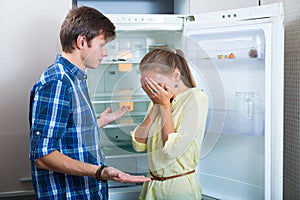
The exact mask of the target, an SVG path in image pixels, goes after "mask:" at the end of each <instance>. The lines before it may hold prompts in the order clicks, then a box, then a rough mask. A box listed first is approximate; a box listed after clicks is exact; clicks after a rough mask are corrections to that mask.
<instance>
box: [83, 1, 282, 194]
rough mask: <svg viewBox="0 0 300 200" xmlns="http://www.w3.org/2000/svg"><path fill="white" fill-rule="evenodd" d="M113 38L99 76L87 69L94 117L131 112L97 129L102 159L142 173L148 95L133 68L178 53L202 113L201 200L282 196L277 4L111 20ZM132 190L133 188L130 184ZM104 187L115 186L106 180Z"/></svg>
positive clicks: (279, 13)
mask: <svg viewBox="0 0 300 200" xmlns="http://www.w3.org/2000/svg"><path fill="white" fill-rule="evenodd" d="M107 16H108V17H109V18H110V19H111V20H112V21H113V23H114V24H115V25H116V27H117V39H116V40H115V41H113V42H112V43H109V44H108V51H109V56H108V57H107V58H106V59H105V60H104V61H103V63H102V64H101V65H100V67H99V68H98V69H97V70H88V77H89V78H88V84H89V88H90V93H91V99H92V102H93V105H94V107H95V109H96V113H97V115H99V114H100V112H101V111H103V110H104V108H105V107H107V106H111V107H112V108H113V109H117V108H118V107H119V106H122V105H130V107H131V108H130V112H129V113H127V114H126V115H125V116H124V117H122V118H121V119H120V120H118V121H116V122H115V123H113V124H111V125H109V126H107V127H105V128H103V129H102V130H101V132H102V140H101V142H102V146H103V149H104V152H105V153H106V155H107V156H106V157H107V162H108V164H111V165H113V166H115V167H117V168H120V169H122V170H124V171H126V172H129V173H133V174H146V173H147V170H148V168H147V157H146V154H144V153H135V152H134V151H133V149H132V147H131V137H130V131H131V130H133V129H134V128H135V127H136V126H137V125H138V124H139V123H141V122H142V120H143V118H144V116H145V114H146V111H147V107H148V104H149V98H148V97H147V96H146V94H145V93H144V92H143V90H142V89H141V87H140V82H139V78H140V74H139V71H138V65H139V61H140V60H141V58H142V57H143V55H144V54H145V53H147V52H149V51H150V50H151V49H153V48H156V47H162V46H167V47H170V48H181V49H182V50H183V51H184V52H185V54H186V56H187V59H188V62H189V64H190V66H191V68H192V71H193V74H194V77H195V79H196V82H197V87H199V88H201V89H203V90H204V91H205V92H206V93H207V94H208V96H209V99H210V105H209V114H208V119H207V126H206V131H205V136H204V141H203V144H202V148H201V160H200V164H199V166H198V168H197V172H198V174H199V179H200V182H201V184H202V187H203V194H204V195H205V196H210V197H213V198H216V199H230V200H234V199H237V200H241V199H249V200H252V199H281V198H282V174H283V173H282V170H283V167H282V166H283V164H282V162H283V30H284V29H283V28H284V27H283V11H282V5H281V4H280V3H276V4H271V5H265V6H260V7H249V8H243V9H235V10H227V11H219V12H211V13H204V14H198V15H193V16H185V15H159V14H149V15H142V14H137V15H135V14H126V15H125V14H124V15H123V14H122V15H120V14H109V15H107ZM131 186H132V185H131ZM110 187H119V185H117V184H113V183H110Z"/></svg>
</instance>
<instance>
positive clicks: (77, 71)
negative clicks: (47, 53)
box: [56, 54, 87, 80]
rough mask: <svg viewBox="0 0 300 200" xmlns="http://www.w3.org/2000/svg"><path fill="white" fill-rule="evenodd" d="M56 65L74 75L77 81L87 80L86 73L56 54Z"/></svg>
mask: <svg viewBox="0 0 300 200" xmlns="http://www.w3.org/2000/svg"><path fill="white" fill-rule="evenodd" d="M56 63H61V64H63V65H64V66H65V68H66V69H67V70H69V71H70V72H71V74H74V75H75V76H76V77H77V78H78V79H79V80H83V79H87V73H86V72H84V71H82V70H81V69H79V68H78V67H77V66H76V65H74V64H72V63H71V62H70V61H69V60H67V59H66V58H64V57H62V55H60V54H58V55H57V57H56Z"/></svg>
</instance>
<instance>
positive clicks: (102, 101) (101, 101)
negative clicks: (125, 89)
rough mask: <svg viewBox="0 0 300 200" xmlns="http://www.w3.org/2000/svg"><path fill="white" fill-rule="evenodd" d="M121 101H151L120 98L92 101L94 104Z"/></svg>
mask: <svg viewBox="0 0 300 200" xmlns="http://www.w3.org/2000/svg"><path fill="white" fill-rule="evenodd" d="M120 102H149V99H146V98H145V99H118V100H115V99H114V100H113V99H109V100H99V101H92V104H102V103H120Z"/></svg>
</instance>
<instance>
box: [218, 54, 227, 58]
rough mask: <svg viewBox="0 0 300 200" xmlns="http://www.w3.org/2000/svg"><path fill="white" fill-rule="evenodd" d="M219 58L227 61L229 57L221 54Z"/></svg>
mask: <svg viewBox="0 0 300 200" xmlns="http://www.w3.org/2000/svg"><path fill="white" fill-rule="evenodd" d="M218 58H219V59H226V58H227V55H223V54H220V55H218Z"/></svg>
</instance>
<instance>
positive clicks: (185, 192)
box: [131, 88, 208, 200]
mask: <svg viewBox="0 0 300 200" xmlns="http://www.w3.org/2000/svg"><path fill="white" fill-rule="evenodd" d="M151 107H152V104H150V105H149V109H148V112H149V111H150V109H151ZM171 108H172V117H173V122H174V128H175V132H174V133H170V134H169V135H168V140H167V141H166V143H165V146H163V144H162V140H161V132H160V130H161V124H160V123H161V120H160V116H158V117H157V118H156V121H155V123H153V125H152V127H151V128H150V130H149V134H148V140H147V144H143V143H139V142H137V141H136V140H135V131H136V129H135V130H134V131H132V133H131V135H132V145H133V148H134V149H135V150H136V151H138V152H141V151H147V153H148V165H149V170H150V171H151V172H152V173H153V174H154V175H155V176H158V177H168V176H173V175H176V174H182V173H185V172H189V171H192V170H194V169H195V168H196V166H197V164H198V161H199V159H200V147H201V144H202V140H203V135H204V130H205V123H206V117H207V111H208V98H207V95H206V94H205V93H204V92H203V91H202V90H199V89H197V88H191V89H188V90H187V91H185V92H183V93H180V94H178V95H177V96H176V98H175V99H174V100H173V101H172V104H171ZM148 176H150V175H149V174H148ZM201 192H202V189H201V185H200V181H199V176H198V175H197V174H196V173H192V174H190V175H186V176H180V177H177V178H173V179H168V180H165V181H157V180H152V181H151V182H147V183H144V184H143V187H142V191H141V194H140V197H139V199H142V200H197V199H201V198H202V194H201Z"/></svg>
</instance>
